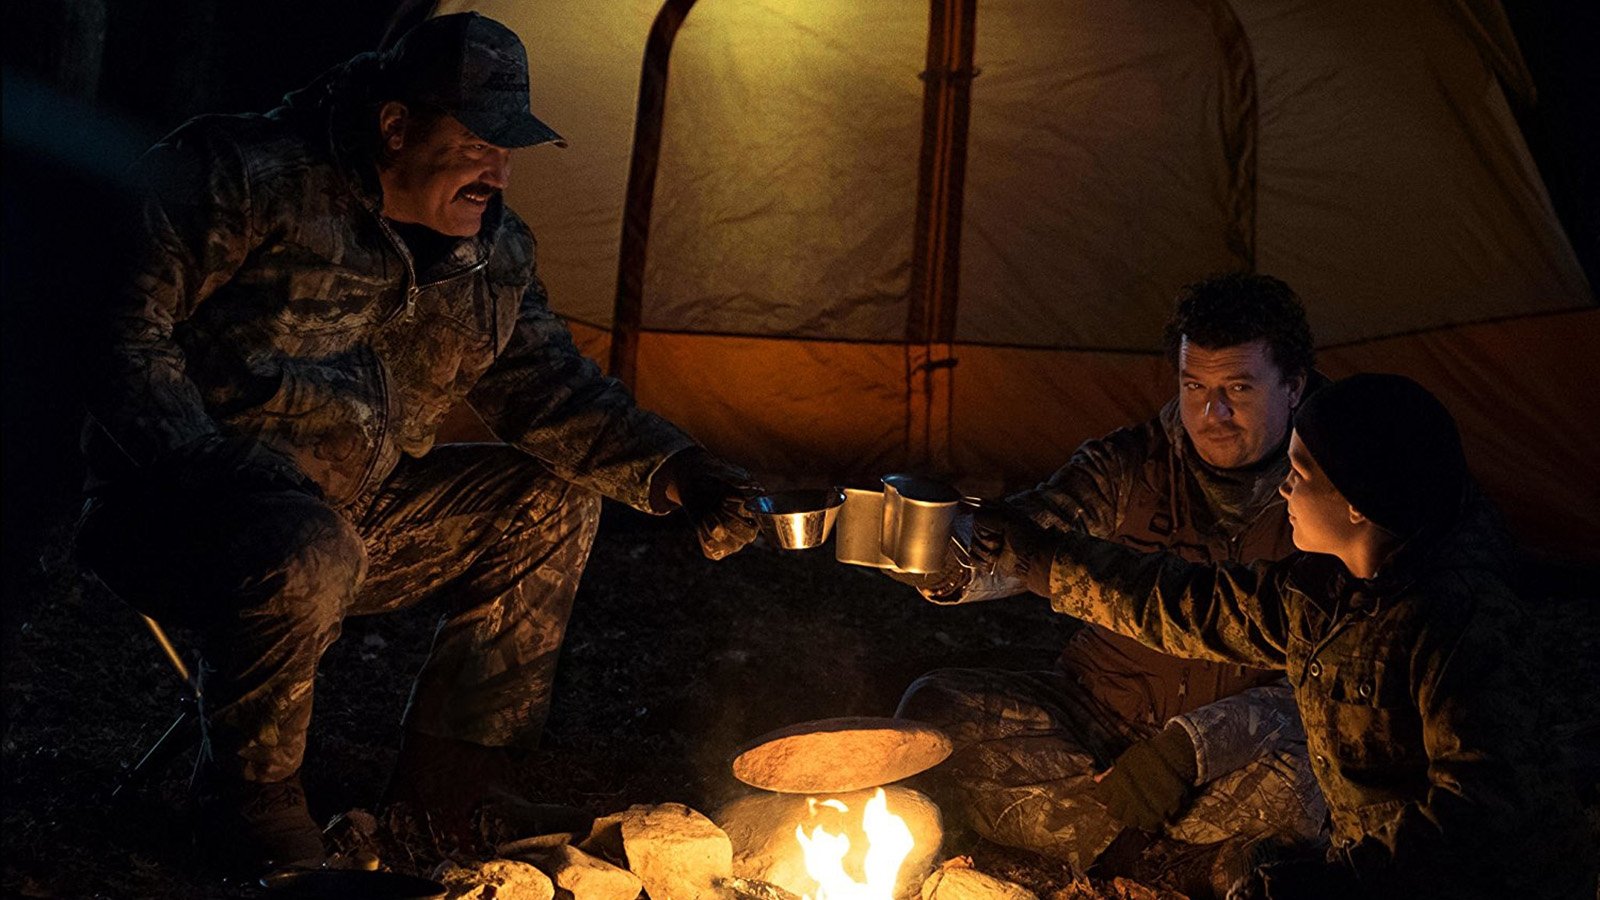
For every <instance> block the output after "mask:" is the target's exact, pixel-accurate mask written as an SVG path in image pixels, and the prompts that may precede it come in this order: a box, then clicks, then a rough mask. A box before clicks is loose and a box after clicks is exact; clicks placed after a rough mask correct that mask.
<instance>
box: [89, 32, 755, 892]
mask: <svg viewBox="0 0 1600 900" xmlns="http://www.w3.org/2000/svg"><path fill="white" fill-rule="evenodd" d="M541 143H558V144H559V143H560V138H559V137H558V135H557V134H556V132H555V131H554V130H552V129H551V128H550V127H549V126H548V125H546V124H545V123H544V122H542V121H540V120H539V119H538V118H536V117H535V116H534V115H533V114H532V113H531V112H530V110H529V94H528V65H527V57H526V54H525V51H524V49H523V46H522V43H521V41H520V40H519V39H518V38H517V36H516V35H515V34H513V33H512V32H511V31H510V30H508V29H507V28H505V27H504V26H503V25H501V24H500V23H498V22H495V21H493V20H491V19H487V18H484V17H483V16H480V15H478V14H476V13H467V14H459V15H450V16H443V17H440V18H436V19H432V20H429V21H426V22H424V23H423V24H421V25H419V26H417V27H416V28H414V29H413V30H412V31H410V32H409V33H407V34H406V35H405V36H403V37H402V38H401V40H400V41H399V42H398V43H397V44H396V45H395V46H394V47H393V48H392V49H391V50H389V51H386V52H384V53H381V54H362V55H360V56H358V57H356V58H354V59H352V60H350V61H349V62H347V63H345V64H343V65H341V66H339V67H336V68H335V69H334V70H332V71H330V72H328V73H327V74H325V75H324V76H322V77H321V78H319V79H318V80H317V81H316V82H314V83H313V84H312V85H311V86H309V87H307V88H306V89H304V90H302V91H299V92H296V93H294V94H292V95H290V96H289V97H287V98H285V102H284V105H283V106H281V107H279V108H277V109H274V110H272V111H271V112H269V113H266V114H265V115H243V116H207V117H202V118H199V119H196V120H194V121H192V122H189V123H188V124H186V125H184V126H183V127H181V128H180V129H178V130H177V131H176V132H174V133H173V134H172V135H171V136H169V137H168V138H166V139H165V140H163V141H162V142H161V143H160V144H158V145H157V146H156V147H155V148H153V149H152V150H151V151H150V152H149V153H148V154H147V155H146V156H145V157H144V159H143V160H142V161H141V163H140V164H139V166H138V174H139V175H140V177H141V179H142V182H143V184H144V185H145V187H146V188H147V191H146V198H145V202H144V204H143V208H142V214H143V219H142V221H141V222H139V223H138V224H137V225H136V226H135V230H136V231H137V233H138V235H139V241H138V244H139V253H138V257H137V258H136V259H134V260H132V261H131V265H132V271H133V276H132V277H131V278H129V279H128V281H127V283H126V287H125V289H124V290H122V291H120V292H119V293H117V294H116V295H115V296H113V297H110V298H109V299H108V302H107V308H106V309H105V311H104V313H105V314H104V317H103V321H104V323H105V327H104V329H103V331H102V332H101V333H99V334H98V335H96V338H97V340H96V342H95V344H94V346H93V350H92V352H91V353H90V355H89V357H88V360H87V362H88V363H89V364H90V365H92V366H94V367H95V375H96V377H95V378H94V379H93V383H94V384H95V388H94V392H93V396H91V397H90V398H89V401H90V412H91V416H90V420H89V422H88V423H87V425H86V428H85V435H84V440H85V452H86V454H87V456H88V460H89V463H90V468H91V473H92V474H91V484H90V488H89V493H90V499H89V502H88V504H87V507H86V511H85V515H84V519H83V522H82V529H81V533H80V540H79V546H80V552H81V555H82V557H83V559H84V561H85V562H86V563H87V564H88V565H89V566H90V567H91V568H92V569H93V571H94V572H95V573H96V574H97V575H98V576H99V577H100V578H101V579H102V580H103V581H104V582H105V583H106V584H107V585H108V586H110V587H111V588H112V589H113V590H114V591H115V592H116V593H117V594H118V595H119V596H121V597H122V598H123V599H124V600H126V601H128V602H129V603H131V604H132V605H134V606H135V607H137V608H138V609H140V610H141V611H143V612H145V613H147V614H149V615H151V616H153V617H154V618H156V619H158V620H160V621H163V622H167V623H173V624H178V625H182V626H186V627H188V628H191V629H193V630H194V631H195V632H196V633H197V634H198V635H199V638H200V649H201V651H202V655H203V657H204V666H203V671H204V701H203V702H204V709H203V714H204V715H203V719H204V734H205V741H204V744H203V749H202V758H201V765H200V767H199V770H198V774H197V778H196V781H195V784H194V793H195V798H196V800H197V806H198V810H197V811H198V816H199V818H198V825H199V834H200V836H201V837H202V838H204V839H206V840H207V841H208V842H209V843H211V844H213V846H212V848H211V849H212V850H213V851H214V852H213V858H216V857H218V856H220V857H221V858H222V859H224V860H225V861H226V862H227V863H230V864H236V865H238V866H239V867H254V866H259V865H264V864H269V863H280V864H281V863H291V862H315V861H317V860H318V859H320V858H321V857H322V855H323V852H324V849H323V846H322V843H321V837H320V834H319V830H318V829H317V827H316V825H315V823H314V822H313V821H312V818H311V816H310V814H309V813H308V809H307V804H306V800H305V796H304V793H303V792H302V790H301V788H300V781H299V773H300V767H301V761H302V757H303V754H304V750H305V740H306V729H307V725H308V723H309V721H310V717H311V704H312V694H313V685H314V682H315V678H316V671H317V664H318V660H319V659H320V658H321V656H322V654H323V652H324V651H325V650H326V649H327V648H328V646H329V645H330V644H331V643H332V642H333V641H334V640H335V639H336V638H337V637H338V635H339V632H340V628H341V626H342V624H343V622H344V619H345V618H346V617H347V616H351V615H365V614H370V613H376V612H385V611H390V610H395V609H399V608H402V607H406V606H410V605H413V604H415V603H418V602H420V601H423V600H428V599H435V598H436V600H437V602H439V603H440V604H441V608H442V610H443V613H442V617H441V619H440V622H439V626H438V630H437V632H436V634H435V637H434V642H433V648H432V652H431V653H430V655H429V657H428V660H427V662H426V664H425V665H424V666H423V668H422V671H421V673H420V674H419V675H418V677H417V681H416V685H415V687H414V689H413V692H412V695H411V700H410V704H409V706H408V708H407V710H406V714H405V720H404V726H405V730H404V735H405V736H404V739H403V743H402V747H401V751H400V759H399V763H398V766H397V768H396V771H395V774H394V777H393V779H392V781H391V784H390V788H389V793H388V799H389V800H391V801H396V802H402V801H403V802H407V803H410V804H412V805H414V806H415V807H418V808H420V809H421V810H422V811H424V812H426V813H428V814H429V815H430V816H431V817H432V818H433V821H434V824H435V825H437V826H441V827H443V828H444V829H445V830H453V831H457V832H460V831H462V830H464V825H465V823H466V822H467V821H469V818H470V815H471V813H472V811H473V806H474V804H475V803H476V802H477V801H479V800H480V799H482V798H483V797H485V796H486V795H487V794H488V793H489V792H490V791H491V790H492V789H496V788H510V789H514V788H515V776H516V765H515V764H516V762H517V760H518V758H519V753H520V752H521V751H524V750H526V749H527V748H530V747H532V746H534V744H535V743H536V742H537V740H538V736H539V732H540V729H541V727H542V724H543V721H544V718H545V715H546V712H547V710H548V707H549V702H550V690H551V684H552V680H553V676H554V668H555V663H556V658H557V655H558V653H559V651H560V647H561V642H562V636H563V633H564V630H565V628H566V623H567V619H568V615H569V612H570V610H571V606H572V600H573V594H574V592H575V590H576V587H577V583H578V578H579V576H580V575H581V573H582V571H583V568H584V565H585V562H586V560H587V558H588V554H589V549H590V546H591V544H592V542H593V540H594V535H595V530H596V528H597V525H598V522H599V517H600V497H601V496H602V495H604V496H609V497H612V498H614V499H616V500H619V501H622V502H624V503H627V504H628V505H630V506H633V507H635V508H637V509H640V510H644V511H648V512H652V513H658V514H664V513H667V512H669V511H671V510H674V509H678V508H683V509H685V510H686V511H687V512H688V513H689V516H690V518H691V519H692V520H693V521H694V523H695V525H696V528H697V533H698V536H699V539H700V542H701V545H702V548H703V549H704V552H705V553H706V555H707V556H709V557H711V558H712V559H719V558H721V557H723V556H725V555H727V554H729V553H732V552H735V551H736V550H738V549H739V548H741V547H742V546H744V545H745V544H746V543H747V542H748V541H749V540H751V539H752V538H753V536H754V534H755V529H754V523H753V521H751V520H750V519H749V518H748V516H747V514H745V513H744V512H743V510H742V507H741V501H742V500H743V499H744V498H745V497H746V496H747V495H749V494H750V493H752V492H753V491H754V490H755V489H756V487H755V485H754V484H753V483H752V482H751V480H750V478H749V476H748V475H747V474H746V473H745V472H743V470H741V469H739V468H737V467H736V466H733V465H731V464H729V463H726V462H723V461H720V460H718V459H717V458H716V457H714V456H712V455H711V454H710V453H708V452H707V451H706V450H704V449H703V448H701V447H699V446H698V445H696V443H695V442H694V441H693V440H692V439H691V438H689V437H688V436H687V435H685V434H684V433H683V432H681V431H680V430H678V429H677V428H676V427H674V426H673V425H672V424H670V423H669V422H667V421H665V420H663V419H661V418H660V417H658V416H656V415H654V414H652V413H649V412H646V411H644V410H642V409H640V408H639V407H638V406H636V405H635V403H634V401H633V398H632V397H631V396H630V394H629V393H628V391H627V390H626V389H625V388H624V387H623V386H622V385H621V384H620V383H618V382H617V381H615V380H613V379H611V378H607V377H605V376H604V375H602V373H601V372H600V371H599V369H598V368H597V367H596V366H595V365H594V364H593V363H592V362H590V361H589V360H588V359H586V358H584V357H583V356H582V355H581V354H580V353H579V352H578V351H577V349H576V348H575V347H574V345H573V342H572V337H571V335H570V333H569V332H568V331H567V328H566V327H565V325H563V324H562V322H561V321H560V320H559V319H558V318H557V317H556V316H555V314H554V313H552V312H551V310H550V307H549V304H548V302H547V300H546V296H545V290H544V287H543V285H542V283H541V282H540V279H539V276H538V274H537V270H536V267H535V258H534V246H535V245H534V239H533V235H532V234H531V233H530V232H529V230H528V227H527V226H526V225H525V224H524V223H523V222H522V220H521V219H520V218H518V217H517V215H516V214H515V213H513V212H512V211H511V210H510V209H507V208H506V206H505V204H504V201H503V199H502V196H501V191H502V190H503V189H504V188H505V187H506V185H507V183H508V182H509V179H510V175H511V148H515V147H527V146H531V145H535V144H541ZM462 401H465V402H467V403H469V404H470V405H471V407H472V408H473V410H475V411H476V413H477V414H478V415H479V416H480V417H481V418H482V419H483V421H484V422H485V423H486V424H487V425H488V426H489V427H490V428H491V429H492V430H493V431H494V433H495V434H496V435H497V436H498V437H499V438H500V440H501V441H503V443H498V444H471V445H468V444H457V445H449V444H447V445H441V446H435V445H434V441H435V435H436V433H437V431H438V429H439V427H440V423H441V422H442V421H443V420H444V418H445V415H446V413H447V412H449V410H450V409H451V408H452V407H454V406H455V405H456V404H457V403H459V402H462Z"/></svg>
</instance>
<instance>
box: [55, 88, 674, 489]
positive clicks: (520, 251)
mask: <svg viewBox="0 0 1600 900" xmlns="http://www.w3.org/2000/svg"><path fill="white" fill-rule="evenodd" d="M372 72H373V68H372V66H371V57H370V56H366V57H357V58H356V59H355V60H352V61H351V62H350V63H347V64H345V65H344V66H342V67H339V68H337V69H335V70H334V71H332V72H330V73H329V74H327V75H325V76H323V77H322V78H321V79H319V80H318V81H317V82H316V83H314V84H313V85H312V86H311V87H308V88H307V89H305V90H303V91H300V92H297V93H295V94H291V95H290V96H289V97H287V98H286V99H285V105H283V106H281V107H279V108H278V109H275V110H273V111H271V112H269V113H266V114H264V115H238V116H205V117H201V118H198V119H195V120H192V121H190V122H189V123H187V124H185V125H184V126H182V127H181V128H179V129H178V130H177V131H176V132H174V133H173V134H172V135H170V136H169V137H167V138H166V139H164V140H163V141H161V143H159V144H157V145H156V146H155V147H154V148H153V149H151V150H150V151H149V152H148V154H146V156H145V157H144V158H143V159H142V160H141V161H140V162H139V164H138V165H137V167H136V172H135V174H136V175H137V177H138V180H139V183H140V184H141V185H142V187H143V189H144V201H143V204H142V211H141V214H142V221H140V222H138V223H137V224H136V225H135V226H134V227H135V228H136V230H137V233H138V234H139V240H138V242H137V243H138V249H137V257H136V258H135V259H134V260H132V261H131V268H132V276H131V277H130V278H129V279H127V281H126V289H125V290H123V291H121V292H119V293H117V294H116V295H115V296H114V297H112V298H110V300H109V307H110V308H109V309H107V310H106V315H105V317H104V321H105V322H107V324H108V327H107V328H106V330H105V332H104V333H103V334H101V335H98V336H97V338H96V339H95V340H94V342H93V347H92V350H91V353H90V359H89V364H90V365H91V366H93V367H94V368H95V369H96V372H95V377H94V378H93V379H92V380H93V383H94V385H95V387H94V388H93V389H92V390H91V396H90V397H89V398H88V399H89V409H90V415H91V418H90V423H89V425H88V426H87V427H86V429H85V451H86V454H87V456H88V458H89V463H90V467H91V482H92V483H95V482H98V483H107V482H110V483H115V482H117V481H119V480H123V479H129V478H137V477H138V476H139V473H140V472H141V470H146V469H149V468H151V467H156V466H160V465H162V464H163V461H167V460H171V459H173V458H174V457H181V456H182V454H184V453H185V452H190V451H192V448H195V447H198V446H203V445H205V443H206V442H207V440H208V439H215V438H216V437H217V436H243V437H246V438H254V439H256V440H258V441H259V442H260V444H261V445H264V446H265V447H267V448H270V450H273V451H276V452H277V453H278V454H281V455H282V456H284V457H286V458H287V459H288V460H290V461H292V462H293V463H294V465H295V466H296V467H298V469H299V470H300V471H301V472H302V473H303V474H304V475H306V476H308V477H309V478H311V479H312V480H314V481H315V482H316V483H317V484H318V485H319V486H320V487H321V489H322V490H323V492H324V493H325V494H326V496H327V497H328V499H329V501H330V502H332V503H335V504H336V505H337V504H348V503H350V502H352V501H355V500H357V499H358V498H360V497H362V496H363V495H364V493H366V492H368V491H369V490H372V489H375V486H376V485H377V484H378V483H380V482H381V481H382V480H383V478H384V477H385V476H386V475H387V474H388V473H389V472H390V471H391V470H392V469H393V467H394V465H395V464H396V462H397V461H398V460H399V458H400V455H401V454H403V453H404V454H409V455H411V456H421V455H423V454H425V453H427V452H428V450H429V448H430V447H431V446H432V445H433V442H434V436H435V433H436V432H437V430H438V428H439V425H440V423H441V421H442V420H443V419H444V417H445V415H446V413H448V412H449V411H450V409H451V408H452V407H454V406H455V405H456V404H457V403H458V402H461V401H463V400H465V401H466V402H468V403H470V404H471V406H472V408H473V409H474V410H475V411H476V412H477V414H478V415H479V416H480V417H481V418H482V419H483V421H484V422H485V424H487V425H488V426H489V428H490V429H491V430H492V431H493V432H494V433H495V434H496V435H497V436H498V437H499V438H500V439H501V440H504V441H505V442H507V443H509V444H512V445H514V446H516V447H519V448H521V449H522V450H524V451H526V452H527V453H529V454H531V455H533V456H535V457H537V458H539V459H540V460H542V461H544V462H545V463H547V464H548V465H549V466H550V467H551V469H552V470H553V471H555V472H556V473H557V474H558V475H560V476H561V477H563V478H566V479H568V480H570V481H573V482H576V483H578V484H581V485H584V486H586V487H589V488H592V489H594V490H596V491H598V492H600V493H602V494H604V495H607V496H610V497H613V498H615V499H618V500H621V501H624V502H626V503H628V504H629V505H631V506H634V507H636V508H639V509H650V507H651V501H650V489H649V483H650V478H651V476H652V475H653V473H654V472H655V470H656V468H657V467H658V466H659V465H660V464H661V463H662V462H663V461H664V460H665V459H666V457H668V456H670V455H671V454H672V453H674V452H676V451H678V450H681V449H684V448H686V447H689V446H691V445H692V443H693V442H692V441H691V440H690V439H689V438H688V437H687V436H685V435H684V434H683V433H682V432H680V431H679V430H678V429H677V428H675V427H673V426H672V425H671V424H669V423H668V422H666V421H665V420H663V419H661V418H660V417H658V416H656V415H654V414H652V413H649V412H646V411H644V410H641V409H639V408H638V407H637V406H636V405H635V403H634V401H633V399H632V397H631V395H630V394H629V393H628V391H627V390H626V389H625V388H624V387H623V386H622V385H621V384H620V383H619V382H617V381H615V380H613V379H611V378H607V377H605V376H604V375H602V373H601V372H600V370H599V368H598V367H597V366H596V365H595V364H594V363H593V362H591V361H590V360H588V359H586V358H585V357H583V356H582V355H581V354H580V353H579V352H578V350H577V349H576V347H575V346H574V345H573V342H572V337H571V334H570V333H569V332H568V330H567V328H566V326H565V325H564V324H563V323H562V321H561V320H560V319H558V318H557V317H556V315H555V314H554V313H552V312H551V310H550V307H549V304H548V302H547V300H546V296H545V290H544V286H543V285H542V283H541V282H540V280H539V277H538V274H537V272H536V268H535V256H534V247H535V245H534V238H533V234H532V233H531V232H530V231H529V229H528V227H527V226H526V225H525V224H523V222H522V220H521V219H519V218H518V217H517V216H516V214H515V213H513V212H511V211H510V210H509V209H506V208H505V207H504V206H503V205H501V203H500V201H499V200H498V199H496V200H495V201H494V202H493V203H492V204H491V206H490V208H489V209H488V211H487V212H486V213H485V214H484V217H483V227H482V229H481V230H480V231H479V233H478V235H477V236H476V237H473V238H468V239H463V240H459V241H457V242H455V244H454V246H453V247H451V248H449V249H448V251H447V252H445V253H443V258H442V259H439V260H438V261H437V262H434V263H432V264H430V265H428V266H427V267H426V268H424V269H421V270H419V269H418V266H417V264H416V262H415V261H414V259H413V257H412V255H411V252H410V250H409V249H408V247H407V246H406V244H405V242H404V241H403V240H401V238H400V237H399V236H398V235H397V233H396V232H395V230H394V228H393V227H392V226H391V225H390V224H389V223H388V222H386V220H384V219H383V217H382V216H381V215H380V214H379V210H380V209H381V208H382V200H381V188H380V187H379V183H378V179H377V171H376V167H375V164H374V162H373V158H374V157H373V148H372V146H369V144H368V142H369V141H373V142H375V138H376V120H375V118H374V117H373V113H372V110H373V109H374V108H375V107H374V105H373V104H372V102H371V101H372V97H373V96H374V95H373V94H372V92H371V90H370V88H368V87H367V85H368V84H369V83H370V79H371V77H372ZM374 146H375V144H374Z"/></svg>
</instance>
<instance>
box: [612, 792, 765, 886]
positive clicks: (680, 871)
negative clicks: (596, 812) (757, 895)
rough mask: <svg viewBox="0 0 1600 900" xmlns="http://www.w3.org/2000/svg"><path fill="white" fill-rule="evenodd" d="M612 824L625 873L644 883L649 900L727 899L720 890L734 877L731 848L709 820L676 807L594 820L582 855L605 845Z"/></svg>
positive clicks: (640, 809) (641, 809)
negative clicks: (626, 870)
mask: <svg viewBox="0 0 1600 900" xmlns="http://www.w3.org/2000/svg"><path fill="white" fill-rule="evenodd" d="M613 822H614V823H615V826H616V830H617V831H618V832H620V834H621V843H622V853H623V855H624V856H625V857H626V859H627V866H628V869H629V870H630V871H632V872H633V874H635V875H637V876H639V880H640V881H642V882H644V889H645V892H646V893H648V894H649V895H650V900H707V898H714V897H725V896H729V892H728V890H727V889H726V888H725V887H723V884H724V883H725V882H726V881H727V880H728V879H729V878H730V877H732V875H733V845H732V844H731V843H730V842H729V841H728V836H727V835H726V834H724V833H723V832H722V829H721V828H718V827H717V826H716V825H715V824H713V823H712V821H711V820H710V819H708V818H706V817H705V816H703V815H701V814H700V813H698V812H696V811H694V810H692V809H690V808H689V807H687V806H684V805H683V804H681V803H663V804H661V805H659V806H634V807H630V808H629V809H628V810H627V811H626V812H622V813H618V814H617V815H616V816H614V817H613V816H607V817H606V818H605V819H602V820H597V821H596V822H595V833H594V834H591V835H590V839H589V840H587V841H585V842H584V844H583V845H582V849H584V850H591V843H592V844H593V845H595V846H596V847H600V846H604V845H605V844H607V843H609V840H608V837H609V836H610V834H612V833H613V832H612V831H611V828H612V827H613ZM599 852H602V853H603V852H605V851H604V850H600V851H599Z"/></svg>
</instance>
